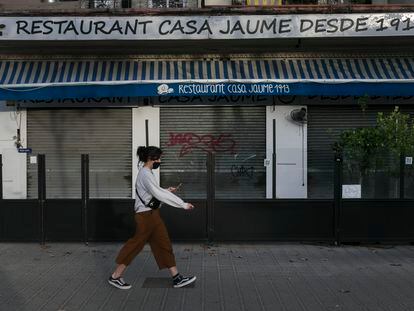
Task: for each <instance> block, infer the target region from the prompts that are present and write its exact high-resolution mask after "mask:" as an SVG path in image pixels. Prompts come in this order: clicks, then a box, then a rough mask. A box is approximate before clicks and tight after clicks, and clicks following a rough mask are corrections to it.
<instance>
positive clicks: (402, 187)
mask: <svg viewBox="0 0 414 311" xmlns="http://www.w3.org/2000/svg"><path fill="white" fill-rule="evenodd" d="M404 197H405V156H404V155H403V154H401V155H400V199H404Z"/></svg>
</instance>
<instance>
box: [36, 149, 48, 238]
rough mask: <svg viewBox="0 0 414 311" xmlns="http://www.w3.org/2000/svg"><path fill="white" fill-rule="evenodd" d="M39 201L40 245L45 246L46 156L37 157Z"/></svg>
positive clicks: (39, 155)
mask: <svg viewBox="0 0 414 311" xmlns="http://www.w3.org/2000/svg"><path fill="white" fill-rule="evenodd" d="M37 199H38V202H39V219H40V243H41V244H42V245H44V244H45V239H46V234H45V202H46V161H45V155H44V154H38V155H37Z"/></svg>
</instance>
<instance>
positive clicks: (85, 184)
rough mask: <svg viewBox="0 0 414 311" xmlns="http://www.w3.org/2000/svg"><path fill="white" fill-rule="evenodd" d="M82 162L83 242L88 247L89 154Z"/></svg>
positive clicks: (85, 155) (83, 156) (83, 155)
mask: <svg viewBox="0 0 414 311" xmlns="http://www.w3.org/2000/svg"><path fill="white" fill-rule="evenodd" d="M81 161H82V163H81V178H82V182H81V184H82V211H83V217H82V228H83V241H84V243H85V244H86V245H88V203H89V154H82V156H81Z"/></svg>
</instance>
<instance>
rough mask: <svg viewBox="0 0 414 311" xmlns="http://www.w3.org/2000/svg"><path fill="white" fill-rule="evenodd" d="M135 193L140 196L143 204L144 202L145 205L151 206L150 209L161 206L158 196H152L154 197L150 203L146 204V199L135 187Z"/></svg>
mask: <svg viewBox="0 0 414 311" xmlns="http://www.w3.org/2000/svg"><path fill="white" fill-rule="evenodd" d="M135 193H136V194H137V196H138V198H139V199H140V200H141V202H142V204H144V206H146V207H149V208H150V209H157V208H159V207H160V205H161V201H160V200H158V199H157V198H155V197H152V199H151V200H150V201H149V202H148V204H145V202H144V200H143V199H142V198H141V197H140V196H139V194H138V190H137V189H136V188H135Z"/></svg>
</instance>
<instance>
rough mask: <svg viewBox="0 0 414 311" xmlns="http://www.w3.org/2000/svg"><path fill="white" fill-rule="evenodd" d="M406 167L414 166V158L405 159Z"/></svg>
mask: <svg viewBox="0 0 414 311" xmlns="http://www.w3.org/2000/svg"><path fill="white" fill-rule="evenodd" d="M405 164H406V165H413V157H405Z"/></svg>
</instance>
